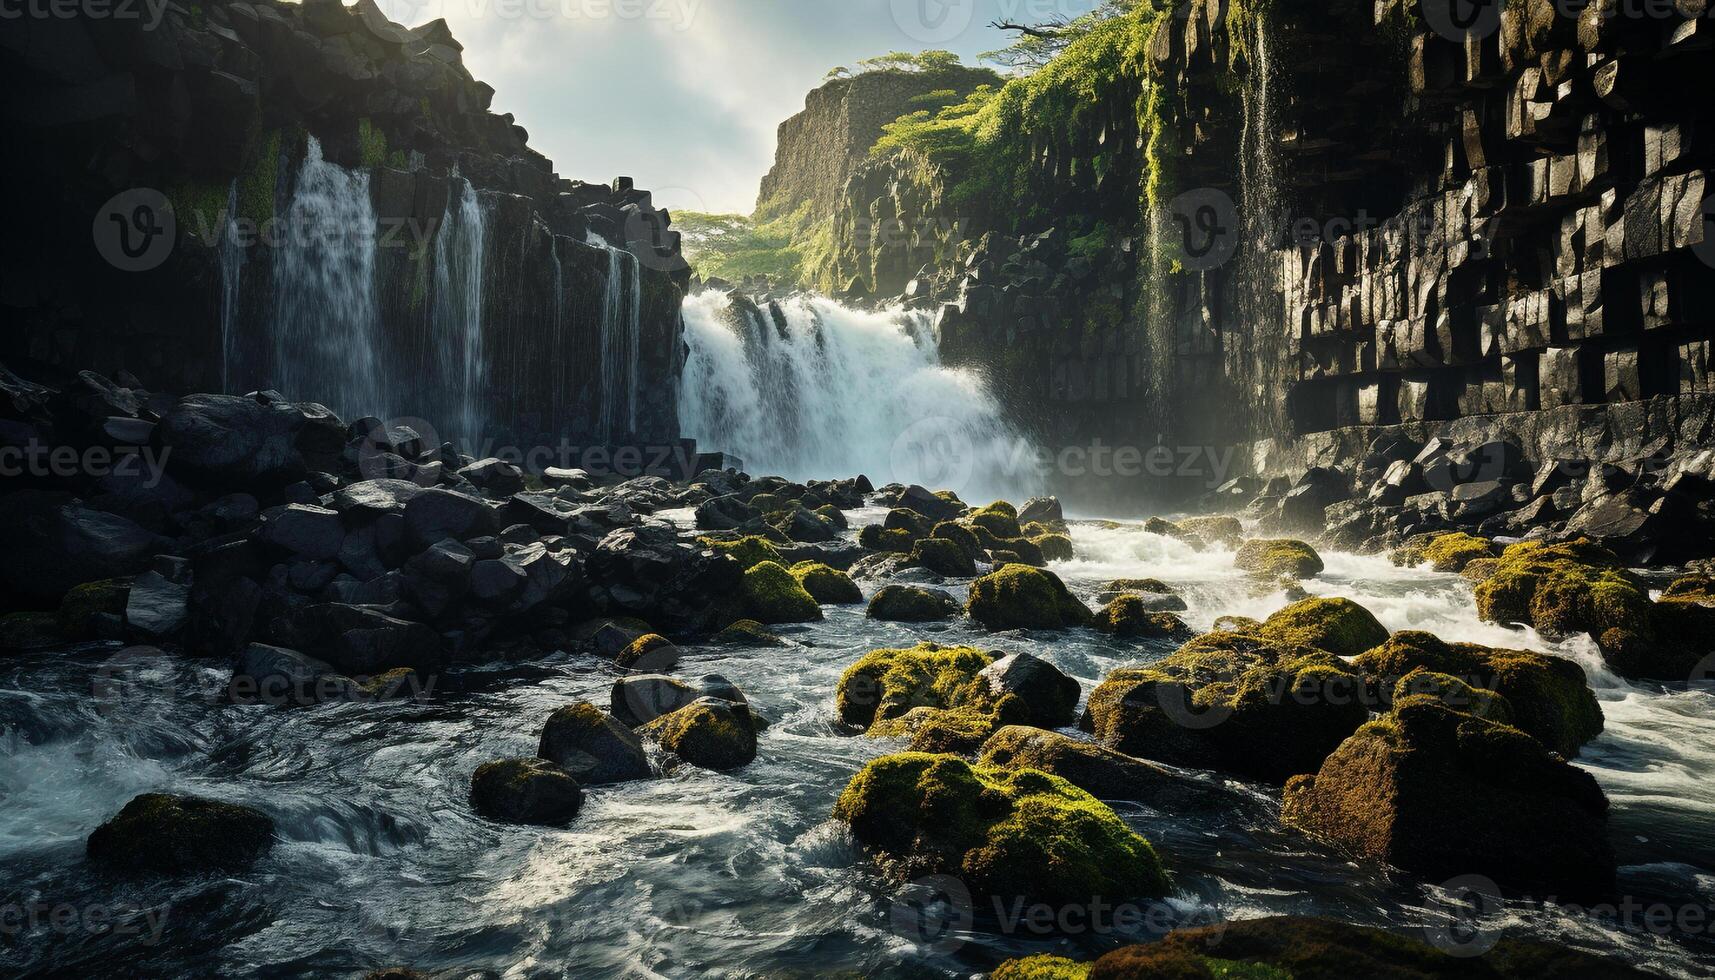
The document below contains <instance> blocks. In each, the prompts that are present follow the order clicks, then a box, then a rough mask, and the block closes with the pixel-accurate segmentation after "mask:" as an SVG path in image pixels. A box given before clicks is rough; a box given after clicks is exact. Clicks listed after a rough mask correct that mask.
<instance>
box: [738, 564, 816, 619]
mask: <svg viewBox="0 0 1715 980" xmlns="http://www.w3.org/2000/svg"><path fill="white" fill-rule="evenodd" d="M744 604H745V609H746V610H748V611H749V613H750V615H751V617H752V618H754V619H756V620H757V621H758V622H763V623H771V624H772V623H809V622H814V621H816V620H818V619H821V618H822V607H821V606H819V605H818V604H817V603H816V599H815V597H814V596H812V595H810V593H809V592H808V591H806V590H805V589H804V587H803V586H802V585H800V584H798V580H797V579H796V578H793V577H792V573H791V572H789V571H787V570H786V569H785V568H783V567H781V566H780V565H779V564H777V563H775V562H771V561H765V562H761V563H759V564H756V565H753V566H751V567H750V568H749V569H748V570H746V571H745V573H744Z"/></svg>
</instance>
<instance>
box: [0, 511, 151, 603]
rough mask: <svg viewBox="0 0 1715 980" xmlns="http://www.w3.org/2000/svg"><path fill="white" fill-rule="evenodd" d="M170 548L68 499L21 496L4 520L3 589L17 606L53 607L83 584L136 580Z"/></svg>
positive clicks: (0, 526)
mask: <svg viewBox="0 0 1715 980" xmlns="http://www.w3.org/2000/svg"><path fill="white" fill-rule="evenodd" d="M166 546H167V541H166V539H164V538H161V537H159V536H158V535H156V534H154V533H153V532H151V531H149V530H147V529H146V528H144V527H142V526H141V525H139V524H137V523H135V522H133V521H131V520H129V519H128V518H125V517H121V516H119V515H118V514H109V513H107V512H105V511H100V510H94V509H91V508H89V507H85V506H84V505H83V503H82V502H81V501H79V500H75V499H73V498H71V497H69V496H67V495H65V494H61V493H50V492H45V491H39V490H20V491H18V492H16V493H13V494H10V495H8V496H7V497H6V517H5V520H0V552H3V553H4V554H5V556H6V560H5V561H4V562H0V584H3V585H4V586H5V590H6V592H7V593H8V594H10V595H11V596H13V597H14V601H17V602H20V603H27V604H33V605H36V606H38V607H50V608H51V607H52V606H54V605H56V604H57V603H58V602H59V600H60V597H61V596H63V595H65V594H66V593H67V592H68V591H70V590H71V589H72V588H73V587H74V586H77V585H80V584H82V583H84V582H94V581H97V580H100V579H111V578H117V577H120V576H125V575H134V574H136V573H138V572H141V571H142V570H143V569H144V568H145V567H147V566H148V564H149V560H150V559H151V558H152V557H154V556H155V555H156V554H158V553H160V552H161V550H162V549H164V548H165V547H166Z"/></svg>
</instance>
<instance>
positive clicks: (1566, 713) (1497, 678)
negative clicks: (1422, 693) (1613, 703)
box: [1353, 630, 1603, 759]
mask: <svg viewBox="0 0 1715 980" xmlns="http://www.w3.org/2000/svg"><path fill="white" fill-rule="evenodd" d="M1353 666H1355V667H1357V668H1358V669H1359V670H1361V671H1362V672H1363V673H1364V676H1365V678H1366V682H1367V686H1368V687H1369V689H1370V690H1371V691H1373V692H1375V694H1376V696H1377V700H1376V702H1375V703H1376V704H1378V705H1379V706H1381V707H1386V705H1387V704H1389V703H1391V700H1392V696H1393V695H1392V692H1393V691H1394V690H1395V689H1396V688H1397V687H1398V686H1399V684H1400V683H1402V682H1403V681H1404V680H1405V678H1407V677H1409V676H1410V675H1412V674H1413V673H1414V672H1416V671H1420V670H1423V671H1430V672H1433V673H1435V674H1440V675H1445V676H1452V677H1455V678H1458V679H1459V680H1460V681H1463V682H1464V683H1465V684H1466V685H1468V686H1470V687H1471V688H1474V689H1477V690H1491V691H1494V692H1495V693H1496V694H1499V695H1500V696H1502V697H1504V698H1506V700H1507V704H1508V706H1509V708H1510V712H1511V719H1512V720H1511V723H1512V724H1513V725H1515V726H1517V727H1518V728H1520V729H1522V730H1523V731H1524V732H1526V733H1527V734H1529V735H1532V736H1534V737H1535V738H1536V739H1537V740H1538V741H1540V742H1541V743H1542V744H1543V745H1546V746H1548V747H1549V748H1550V749H1553V750H1554V751H1556V752H1559V753H1560V754H1561V755H1563V756H1565V757H1566V758H1568V759H1570V758H1573V757H1575V756H1576V755H1577V754H1578V749H1579V746H1581V745H1583V744H1584V743H1586V742H1588V741H1590V740H1591V739H1593V738H1595V737H1596V736H1597V735H1600V734H1601V733H1602V726H1603V719H1602V707H1601V705H1600V704H1599V703H1598V702H1597V701H1596V695H1595V694H1594V693H1592V692H1591V690H1590V685H1589V682H1588V680H1587V679H1586V678H1585V676H1584V668H1582V667H1580V666H1578V665H1577V664H1576V663H1573V662H1572V661H1570V660H1567V659H1566V658H1564V657H1556V656H1551V655H1549V654H1544V653H1532V652H1530V651H1526V650H1505V649H1494V648H1490V647H1485V646H1479V645H1477V644H1475V643H1443V642H1442V641H1441V640H1440V638H1438V637H1436V636H1434V635H1433V634H1430V633H1424V632H1421V631H1416V630H1402V631H1400V632H1398V633H1395V634H1394V635H1393V636H1391V637H1389V638H1388V640H1387V642H1385V643H1383V644H1381V645H1380V646H1377V647H1376V648H1375V649H1373V650H1368V651H1366V652H1364V653H1363V654H1361V655H1359V656H1358V658H1357V659H1356V660H1355V661H1353Z"/></svg>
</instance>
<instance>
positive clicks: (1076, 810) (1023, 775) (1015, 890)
mask: <svg viewBox="0 0 1715 980" xmlns="http://www.w3.org/2000/svg"><path fill="white" fill-rule="evenodd" d="M834 817H835V818H836V819H839V820H841V821H844V822H845V823H847V824H849V825H850V827H851V830H852V835H853V836H854V837H855V838H857V840H858V842H859V843H861V844H863V845H864V846H866V847H869V848H871V849H873V850H875V851H877V852H879V853H880V854H881V855H882V856H884V857H885V858H887V859H888V863H889V866H890V868H891V869H892V870H893V871H894V872H895V873H897V874H900V875H902V876H903V877H907V878H910V877H917V876H919V875H923V874H936V873H943V874H954V875H957V876H959V877H960V878H961V879H963V880H964V881H965V883H966V884H967V885H969V886H970V888H971V890H972V891H973V892H974V893H977V894H981V895H988V896H997V897H1002V898H1005V899H1024V900H1026V901H1028V902H1044V903H1048V904H1051V905H1071V904H1074V903H1080V904H1081V903H1088V902H1090V901H1091V900H1093V899H1094V898H1096V897H1098V896H1099V897H1101V898H1103V899H1106V900H1109V901H1120V900H1125V899H1137V898H1158V897H1162V896H1165V895H1166V894H1167V892H1168V890H1169V887H1170V885H1169V882H1168V878H1167V873H1166V871H1165V870H1163V868H1162V866H1161V861H1160V859H1159V858H1158V857H1157V856H1156V853H1155V849H1154V848H1153V847H1151V846H1150V844H1149V842H1148V841H1146V840H1144V839H1143V838H1142V837H1140V836H1138V835H1137V834H1136V833H1135V832H1133V831H1132V830H1131V829H1130V828H1128V827H1127V826H1126V825H1125V824H1124V823H1123V822H1122V821H1121V820H1120V819H1119V817H1118V816H1116V815H1115V814H1114V812H1113V811H1112V810H1110V809H1108V807H1107V806H1105V805H1104V804H1102V803H1101V802H1099V801H1098V800H1096V799H1095V798H1094V797H1092V796H1090V795H1089V794H1088V793H1085V792H1084V791H1083V790H1080V789H1078V788H1077V787H1075V786H1073V785H1072V784H1071V783H1068V782H1066V781H1065V780H1063V779H1059V778H1057V777H1054V776H1050V775H1048V774H1047V773H1042V772H1037V771H1036V770H1030V769H1027V770H1022V771H1017V772H1010V771H1007V770H1003V769H996V768H993V767H990V766H972V765H971V764H969V763H967V762H965V761H964V760H962V759H958V758H956V757H953V756H947V755H931V754H926V753H920V752H906V753H900V754H897V755H889V756H883V757H882V758H879V759H876V760H874V761H873V762H871V763H869V764H868V765H866V766H864V768H863V769H862V770H860V771H859V772H858V774H857V775H856V776H854V777H853V778H852V780H851V782H850V783H849V784H848V785H847V786H846V788H845V791H844V792H842V793H841V794H840V798H839V800H838V802H836V803H835V804H834Z"/></svg>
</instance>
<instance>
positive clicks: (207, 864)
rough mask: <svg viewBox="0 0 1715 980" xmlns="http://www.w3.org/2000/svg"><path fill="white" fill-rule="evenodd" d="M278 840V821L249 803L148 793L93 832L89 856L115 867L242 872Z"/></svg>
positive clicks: (135, 869)
mask: <svg viewBox="0 0 1715 980" xmlns="http://www.w3.org/2000/svg"><path fill="white" fill-rule="evenodd" d="M273 844H274V821H273V820H272V819H270V818H269V817H268V816H267V815H266V814H264V813H261V812H260V811H257V810H253V809H251V808H250V807H247V806H239V805H237V804H233V803H223V802H221V801H219V800H209V799H204V798H202V797H197V796H172V795H168V794H166V793H144V794H143V795H141V796H138V797H136V798H135V799H133V800H132V801H131V802H129V803H127V804H125V807H124V809H122V810H120V811H119V813H118V814H117V815H115V816H114V817H113V819H111V820H109V821H107V822H106V823H104V824H102V825H101V826H99V827H97V828H95V832H94V833H92V834H90V835H89V844H88V850H89V857H90V859H91V860H94V861H99V862H101V863H103V864H107V865H110V866H113V867H117V868H123V869H126V870H131V871H153V872H158V873H161V874H184V873H194V872H199V871H238V870H242V869H244V868H246V867H249V866H250V865H251V864H254V863H255V861H256V859H257V858H259V857H261V856H262V855H263V853H265V852H266V851H267V850H268V848H270V847H272V846H273Z"/></svg>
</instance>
